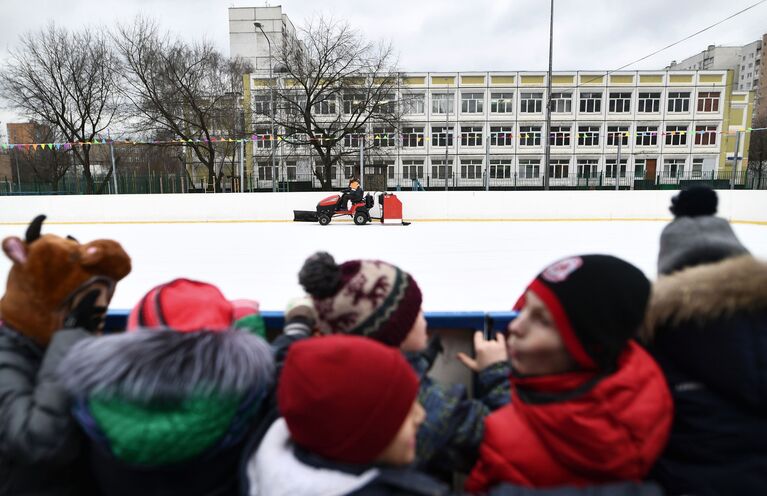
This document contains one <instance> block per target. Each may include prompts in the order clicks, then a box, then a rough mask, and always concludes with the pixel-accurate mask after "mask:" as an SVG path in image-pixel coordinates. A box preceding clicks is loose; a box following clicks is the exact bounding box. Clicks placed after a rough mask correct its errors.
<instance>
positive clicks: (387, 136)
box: [373, 127, 397, 147]
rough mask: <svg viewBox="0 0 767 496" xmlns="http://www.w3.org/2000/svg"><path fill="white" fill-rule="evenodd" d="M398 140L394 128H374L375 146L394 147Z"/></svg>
mask: <svg viewBox="0 0 767 496" xmlns="http://www.w3.org/2000/svg"><path fill="white" fill-rule="evenodd" d="M396 139H397V132H396V131H395V130H394V129H393V128H383V127H379V128H373V146H380V147H388V146H394V145H395V144H396Z"/></svg>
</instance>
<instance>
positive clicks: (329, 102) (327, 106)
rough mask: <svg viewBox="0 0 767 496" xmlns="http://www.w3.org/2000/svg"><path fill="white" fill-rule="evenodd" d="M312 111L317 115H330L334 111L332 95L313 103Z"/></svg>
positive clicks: (334, 104)
mask: <svg viewBox="0 0 767 496" xmlns="http://www.w3.org/2000/svg"><path fill="white" fill-rule="evenodd" d="M314 113H316V114H319V115H332V114H335V113H336V100H335V98H333V97H328V98H326V99H325V100H322V101H321V102H317V103H315V104H314Z"/></svg>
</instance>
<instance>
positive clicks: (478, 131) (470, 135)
mask: <svg viewBox="0 0 767 496" xmlns="http://www.w3.org/2000/svg"><path fill="white" fill-rule="evenodd" d="M461 146H482V127H481V126H476V127H473V126H461Z"/></svg>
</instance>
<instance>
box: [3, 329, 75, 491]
mask: <svg viewBox="0 0 767 496" xmlns="http://www.w3.org/2000/svg"><path fill="white" fill-rule="evenodd" d="M88 336H89V334H88V333H87V332H85V331H83V330H80V329H68V330H63V331H59V332H57V333H55V334H54V336H53V339H52V341H51V343H50V345H49V346H48V347H47V348H46V349H43V348H41V347H40V346H38V345H37V344H35V343H34V342H33V341H32V340H30V339H29V338H27V337H25V336H23V335H22V334H20V333H18V332H16V331H15V330H13V329H11V328H9V327H7V326H4V325H0V494H2V495H11V494H12V495H35V496H42V495H70V494H72V495H75V494H77V495H82V494H88V493H89V489H88V485H89V484H88V477H87V473H86V470H87V469H86V461H85V458H86V457H85V454H84V452H83V451H84V448H83V446H84V442H83V436H82V434H81V432H80V430H79V428H78V426H77V423H76V422H75V420H74V419H73V418H72V417H71V415H70V399H69V397H68V396H67V395H66V393H65V392H64V389H63V387H62V386H61V385H60V384H59V383H58V381H57V380H56V368H57V367H58V365H59V362H60V361H61V359H62V358H63V356H64V355H65V354H66V352H67V351H68V350H69V349H70V348H71V347H72V345H74V344H75V343H76V342H77V341H80V340H81V339H84V338H86V337H88Z"/></svg>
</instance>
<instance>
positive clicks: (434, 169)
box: [431, 159, 453, 179]
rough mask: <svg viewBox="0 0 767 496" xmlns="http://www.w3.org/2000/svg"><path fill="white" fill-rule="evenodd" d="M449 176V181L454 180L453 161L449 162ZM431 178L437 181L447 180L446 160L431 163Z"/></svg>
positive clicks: (434, 160) (433, 160)
mask: <svg viewBox="0 0 767 496" xmlns="http://www.w3.org/2000/svg"><path fill="white" fill-rule="evenodd" d="M447 175H448V179H452V178H453V159H449V160H448V161H447ZM431 177H433V178H435V179H445V160H444V159H443V160H436V159H432V161H431Z"/></svg>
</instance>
